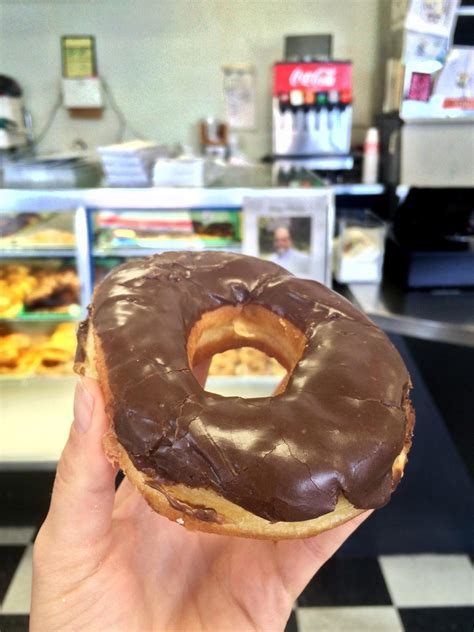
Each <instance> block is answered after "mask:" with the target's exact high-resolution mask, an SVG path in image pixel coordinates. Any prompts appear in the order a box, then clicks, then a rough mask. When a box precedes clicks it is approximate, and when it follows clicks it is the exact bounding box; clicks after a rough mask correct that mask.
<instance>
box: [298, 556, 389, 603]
mask: <svg viewBox="0 0 474 632" xmlns="http://www.w3.org/2000/svg"><path fill="white" fill-rule="evenodd" d="M391 603H392V602H391V600H390V595H389V594H388V591H387V587H386V586H385V581H384V578H383V575H382V572H381V570H380V567H379V565H378V562H377V559H376V558H353V559H351V558H335V557H333V558H332V559H330V560H329V561H328V562H327V563H326V564H325V565H324V566H323V567H322V568H321V570H320V571H319V572H318V573H317V575H316V576H315V577H314V578H313V579H312V580H311V581H310V583H309V584H308V586H307V587H306V588H305V590H304V591H303V593H302V594H301V595H300V597H299V598H298V605H300V606H385V605H390V604H391Z"/></svg>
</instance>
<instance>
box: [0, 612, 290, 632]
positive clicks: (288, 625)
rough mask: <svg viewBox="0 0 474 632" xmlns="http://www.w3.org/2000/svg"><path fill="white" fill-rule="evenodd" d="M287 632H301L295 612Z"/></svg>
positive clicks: (286, 629)
mask: <svg viewBox="0 0 474 632" xmlns="http://www.w3.org/2000/svg"><path fill="white" fill-rule="evenodd" d="M0 629H1V628H0ZM285 632H300V630H299V629H298V623H297V621H296V612H295V611H294V610H292V611H291V615H290V618H289V619H288V623H287V624H286V626H285Z"/></svg>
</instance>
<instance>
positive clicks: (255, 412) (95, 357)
mask: <svg viewBox="0 0 474 632" xmlns="http://www.w3.org/2000/svg"><path fill="white" fill-rule="evenodd" d="M78 340H79V345H78V351H77V358H76V370H77V371H78V372H79V373H82V374H88V375H92V376H96V377H98V378H99V380H100V384H101V387H102V389H103V392H104V396H105V400H106V406H107V407H106V410H107V413H108V416H109V419H110V424H111V430H110V432H109V433H108V435H107V437H106V440H105V446H106V452H107V454H108V456H109V458H110V459H111V460H113V461H116V462H118V463H119V464H120V466H121V467H122V468H123V469H124V471H125V472H126V474H127V476H128V477H129V478H130V479H131V480H132V482H133V483H134V484H135V485H136V486H137V488H138V489H139V490H140V491H141V492H142V493H143V495H144V496H145V498H146V499H147V501H148V502H149V503H150V505H151V506H152V507H153V508H154V509H155V510H157V511H159V512H160V513H162V514H164V515H166V516H168V517H169V518H171V519H173V520H177V521H178V522H179V523H181V524H183V523H184V524H185V525H186V526H188V527H189V528H194V529H200V530H205V531H212V532H218V533H232V534H237V535H246V536H250V537H269V538H285V537H301V536H306V535H313V534H315V533H318V532H320V531H323V530H325V529H328V528H331V527H333V526H336V525H337V524H340V523H341V522H344V521H345V520H348V519H349V518H351V517H353V516H355V515H357V514H358V513H360V512H361V511H362V510H363V509H368V508H377V507H381V506H382V505H384V504H385V503H387V502H388V500H389V499H390V495H391V493H392V491H393V489H394V488H395V487H396V485H397V484H398V482H399V480H400V477H401V475H402V473H403V468H404V465H405V462H406V456H407V453H408V450H409V448H410V444H411V435H412V428H413V424H414V413H413V410H412V407H411V404H410V400H409V390H410V388H411V383H410V377H409V375H408V372H407V370H406V367H405V365H404V364H403V361H402V360H401V358H400V356H399V354H398V352H397V351H396V350H395V348H394V347H393V345H392V344H391V343H390V341H389V340H388V339H387V337H386V336H385V335H384V333H383V332H382V331H381V330H380V329H379V328H378V327H376V326H375V325H374V324H373V323H372V322H371V321H370V320H369V319H368V318H367V317H366V316H364V315H363V314H361V313H360V312H359V311H358V310H356V309H355V308H354V307H353V306H352V305H351V304H350V303H348V302H347V301H346V300H344V299H343V298H341V297H340V296H339V295H337V294H336V293H334V292H332V291H331V290H329V289H327V288H326V287H324V286H322V285H320V284H319V283H316V282H314V281H310V280H302V279H298V278H296V277H294V276H292V275H291V274H289V273H288V272H287V271H286V270H284V269H282V268H280V267H279V266H277V265H275V264H273V263H269V262H265V261H262V260H260V259H255V258H253V257H245V256H242V255H234V254H221V253H213V252H209V253H205V254H203V253H200V254H198V253H184V252H180V253H166V254H163V255H156V256H152V257H149V258H147V259H144V260H136V261H132V262H130V263H126V264H124V265H122V266H120V267H118V268H115V269H114V270H113V271H112V272H111V273H110V274H109V275H108V276H107V277H106V278H105V279H104V281H102V283H101V284H100V285H99V286H98V287H97V288H96V290H95V293H94V299H93V302H92V306H91V308H90V314H89V318H88V319H87V320H86V321H85V322H83V323H82V324H81V326H80V330H79V335H78ZM241 346H253V347H256V348H259V349H261V350H262V351H264V352H266V353H267V354H268V355H270V356H273V357H275V358H276V359H277V360H278V361H279V362H280V363H281V364H282V365H283V366H285V367H286V369H287V371H288V374H287V376H286V378H285V380H284V381H283V383H282V384H281V385H280V387H279V390H278V393H277V394H276V395H274V396H273V397H263V398H251V399H243V398H241V397H221V396H219V395H216V394H213V393H209V392H207V391H205V390H204V389H203V388H202V387H201V386H200V385H199V384H198V382H197V380H196V379H195V377H194V376H193V373H192V367H194V366H195V365H196V364H199V363H200V362H202V361H203V360H204V359H206V358H209V357H211V356H212V355H213V354H214V353H217V352H221V351H224V350H226V349H229V348H237V347H241Z"/></svg>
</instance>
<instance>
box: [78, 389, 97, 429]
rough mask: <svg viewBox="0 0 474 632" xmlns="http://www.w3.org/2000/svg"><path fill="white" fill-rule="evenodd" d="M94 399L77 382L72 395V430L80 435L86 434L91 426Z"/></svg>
mask: <svg viewBox="0 0 474 632" xmlns="http://www.w3.org/2000/svg"><path fill="white" fill-rule="evenodd" d="M93 409H94V398H93V397H92V395H91V394H90V393H89V391H88V390H87V389H86V387H85V386H84V382H83V381H82V380H79V382H78V383H77V385H76V392H75V394H74V428H75V429H76V430H77V432H80V433H81V434H84V433H86V432H87V431H88V430H89V428H90V425H91V421H92V411H93Z"/></svg>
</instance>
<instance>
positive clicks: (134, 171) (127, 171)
mask: <svg viewBox="0 0 474 632" xmlns="http://www.w3.org/2000/svg"><path fill="white" fill-rule="evenodd" d="M97 151H98V153H99V156H100V158H101V161H102V168H103V170H104V173H105V175H106V178H107V184H109V185H110V186H116V187H143V186H149V185H150V184H151V182H152V171H153V165H154V164H155V160H156V159H157V158H161V157H164V156H166V155H167V152H166V148H165V147H163V146H162V145H158V144H157V143H153V142H151V141H142V140H134V141H130V142H127V143H119V144H117V145H107V146H105V147H98V148H97Z"/></svg>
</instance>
